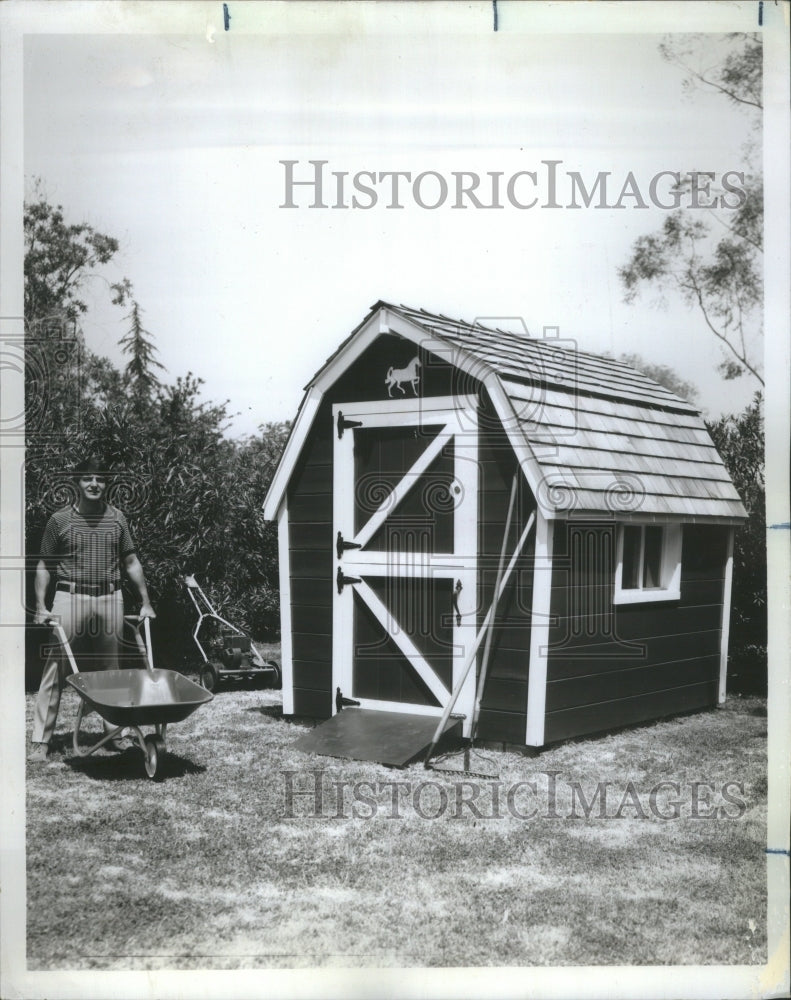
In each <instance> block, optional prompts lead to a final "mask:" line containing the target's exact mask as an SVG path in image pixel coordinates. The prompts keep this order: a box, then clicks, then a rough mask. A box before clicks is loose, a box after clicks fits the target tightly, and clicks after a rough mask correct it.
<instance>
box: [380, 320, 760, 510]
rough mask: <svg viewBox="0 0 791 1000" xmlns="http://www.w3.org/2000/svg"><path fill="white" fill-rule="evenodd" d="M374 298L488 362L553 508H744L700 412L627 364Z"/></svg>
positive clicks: (545, 499) (542, 498) (546, 500)
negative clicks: (509, 404)
mask: <svg viewBox="0 0 791 1000" xmlns="http://www.w3.org/2000/svg"><path fill="white" fill-rule="evenodd" d="M378 305H380V306H385V305H386V308H387V309H389V310H391V311H392V312H394V313H397V314H398V315H400V316H402V317H403V318H404V319H406V320H408V321H409V322H411V323H414V324H415V325H417V326H420V327H422V328H423V329H424V330H425V331H426V333H427V334H428V335H429V336H430V337H432V338H436V339H439V340H442V341H444V342H446V343H448V344H451V345H453V346H455V347H456V348H458V349H459V351H463V352H465V353H466V354H468V355H469V356H471V357H473V358H474V359H475V360H476V361H477V362H479V363H481V364H483V365H485V366H486V367H487V368H490V369H491V370H492V371H493V372H494V374H495V375H496V377H497V379H498V380H499V381H500V383H501V385H502V387H503V389H504V391H505V393H506V395H507V397H508V399H509V401H510V403H511V406H512V408H513V412H514V417H515V420H516V422H517V424H518V427H519V430H520V432H521V435H522V436H523V437H524V440H525V442H526V444H527V445H528V446H529V448H530V450H531V451H532V453H533V456H534V458H535V462H536V463H537V465H538V467H539V468H540V470H541V476H542V478H541V482H540V484H539V491H540V492H542V494H543V495H542V496H540V497H539V501H540V502H541V504H542V506H545V507H549V508H551V509H552V510H553V511H554V512H555V514H556V515H558V514H561V513H562V512H564V511H565V512H569V513H571V512H573V513H574V514H581V513H591V514H594V515H595V514H602V513H607V514H612V513H615V514H629V515H630V516H636V517H639V516H643V515H645V516H649V517H668V516H671V517H681V518H683V519H685V520H694V519H697V518H703V519H706V520H708V519H710V518H727V519H741V518H743V517H745V510H744V507H743V506H742V503H741V500H740V498H739V494H738V493H737V492H736V489H735V488H734V486H733V484H732V482H731V480H730V477H729V475H728V472H727V470H726V469H725V466H724V465H723V463H722V460H721V459H720V457H719V455H718V453H717V450H716V449H715V447H714V444H713V443H712V440H711V437H710V436H709V433H708V431H707V430H706V426H705V424H704V422H703V420H702V418H701V416H700V412H699V411H698V410H697V409H696V407H694V406H693V405H692V404H690V403H688V402H687V401H686V400H683V399H681V398H680V397H679V396H677V395H675V394H674V393H673V392H671V391H670V390H669V389H666V388H665V387H664V386H662V385H660V384H659V383H657V382H655V381H654V380H653V379H651V378H649V377H648V376H647V375H644V374H643V373H642V372H639V371H637V370H636V369H634V368H632V367H631V366H630V365H627V364H624V363H623V362H620V361H615V360H614V359H612V358H605V357H599V356H597V355H594V354H588V353H587V352H584V351H578V350H576V349H574V350H571V349H569V346H568V344H567V343H565V344H562V345H561V346H555V344H554V343H553V340H552V339H551V338H547V339H541V340H539V339H533V338H529V337H526V336H523V335H520V334H515V333H513V332H511V331H507V330H500V329H497V328H490V327H487V326H483V325H481V324H480V323H477V322H476V323H465V322H463V321H460V320H451V319H448V318H447V317H445V316H434V315H432V314H431V313H427V312H425V311H424V310H415V309H411V308H408V307H405V306H393V305H390V304H385V303H378Z"/></svg>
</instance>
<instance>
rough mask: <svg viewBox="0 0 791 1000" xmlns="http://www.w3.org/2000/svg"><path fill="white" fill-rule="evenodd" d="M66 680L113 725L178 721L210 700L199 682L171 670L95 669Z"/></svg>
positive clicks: (208, 693)
mask: <svg viewBox="0 0 791 1000" xmlns="http://www.w3.org/2000/svg"><path fill="white" fill-rule="evenodd" d="M66 680H67V681H68V682H69V684H71V686H72V687H73V688H74V689H75V690H76V691H77V694H79V696H80V698H82V700H83V701H84V702H86V704H88V705H90V707H91V708H92V709H93V710H94V711H96V712H98V713H99V715H101V717H102V718H103V719H106V720H107V721H108V722H111V723H112V724H113V725H115V726H157V725H167V724H169V723H171V722H181V721H182V719H186V718H187V716H189V715H192V713H193V712H194V711H195V710H196V709H197V708H200V706H201V705H205V704H206V702H207V701H211V700H212V695H211V693H210V692H209V691H207V690H206V689H205V688H202V687H201V686H200V685H199V684H196V683H195V682H194V681H191V680H189V678H187V677H184V676H183V675H182V674H179V673H176V671H175V670H157V669H154V670H134V669H129V670H97V671H95V672H91V673H77V674H72V675H71V676H70V677H67V678H66Z"/></svg>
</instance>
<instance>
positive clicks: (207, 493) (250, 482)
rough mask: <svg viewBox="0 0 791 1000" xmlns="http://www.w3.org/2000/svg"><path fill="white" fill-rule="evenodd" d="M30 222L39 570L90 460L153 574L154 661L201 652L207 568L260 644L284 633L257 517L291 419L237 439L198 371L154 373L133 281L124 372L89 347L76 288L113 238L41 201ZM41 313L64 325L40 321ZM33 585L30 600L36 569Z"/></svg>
mask: <svg viewBox="0 0 791 1000" xmlns="http://www.w3.org/2000/svg"><path fill="white" fill-rule="evenodd" d="M25 220H26V233H25V245H26V248H28V251H29V257H28V259H27V260H26V304H27V307H28V308H29V309H30V310H31V312H30V314H29V315H28V316H26V320H28V321H29V324H30V325H31V328H34V329H35V328H38V327H39V326H40V327H41V329H42V331H43V332H42V338H41V339H39V340H37V339H36V338H35V337H30V338H29V339H30V343H31V344H32V345H33V349H34V354H33V355H31V358H32V361H33V362H36V363H32V364H30V365H29V366H28V367H29V374H28V390H29V391H28V394H27V398H26V406H27V415H28V417H29V419H28V428H29V435H28V450H27V456H26V539H27V550H28V552H29V553H30V556H31V563H30V568H31V570H32V569H33V567H34V566H35V562H36V556H35V553H37V552H38V550H39V548H38V547H39V543H40V539H41V535H42V533H43V530H44V526H45V524H46V521H47V519H48V517H49V516H50V514H52V512H53V511H54V510H55V509H57V508H58V507H60V506H62V505H63V504H64V503H66V502H68V500H69V499H70V490H71V487H70V482H69V478H68V470H69V469H70V468H71V467H73V465H74V464H75V463H76V461H77V460H78V459H79V458H81V457H83V456H84V455H86V454H95V455H97V456H98V457H99V458H100V460H101V461H102V462H103V464H105V465H106V467H107V468H108V469H111V470H116V475H115V476H114V477H113V478H112V479H111V482H110V485H109V487H108V499H109V501H110V502H111V503H114V504H117V505H118V506H119V507H121V508H122V509H123V510H124V511H125V513H126V514H127V517H128V520H129V523H130V526H131V528H132V532H133V534H134V536H135V538H136V541H137V544H138V547H139V554H140V557H141V559H142V561H143V564H144V566H145V568H146V577H147V580H148V584H149V591H150V593H151V596H152V599H153V601H154V602H155V606H156V608H157V613H158V621H157V623H156V625H155V636H154V642H155V646H156V651H157V652H156V655H157V661H158V662H159V663H160V664H161V665H162V666H171V667H173V668H176V669H178V668H181V667H184V666H188V665H190V664H191V663H192V664H193V665H194V659H195V657H196V656H197V650H196V648H195V646H194V643H193V641H192V630H193V628H194V624H195V615H194V611H193V608H192V605H191V604H190V602H189V599H188V598H187V595H186V591H185V588H184V585H183V583H182V575H183V574H184V573H185V572H194V573H197V574H198V575H199V576H200V579H201V584H202V585H203V586H204V587H205V588H206V589H207V590H208V591H209V592H210V593H211V594H212V597H213V599H214V600H215V602H216V603H218V605H220V606H221V607H222V609H223V610H224V611H225V613H226V617H228V618H229V620H231V621H234V622H235V623H236V624H238V625H240V626H241V627H242V628H245V629H247V630H249V631H250V632H251V633H252V634H253V636H254V638H257V639H267V638H268V639H276V638H277V635H278V631H279V594H278V564H277V529H276V526H275V525H273V524H270V523H268V522H265V521H264V519H263V500H264V496H265V494H266V490H267V488H268V486H269V482H270V481H271V477H272V474H273V472H274V467H275V464H276V462H277V459H278V457H279V455H280V451H281V449H282V447H283V444H284V442H285V437H286V434H287V431H288V427H287V425H285V424H268V425H266V426H264V427H262V428H260V431H259V434H257V435H255V436H253V437H250V438H247V439H245V440H243V441H234V440H231V439H229V438H228V436H227V432H228V429H229V414H228V410H227V406H228V404H227V402H226V403H220V404H218V403H214V402H210V401H209V402H207V401H204V400H203V399H202V398H201V395H202V386H203V383H202V380H201V379H200V378H198V377H197V376H195V375H193V374H192V373H191V372H188V373H187V374H186V375H183V376H179V377H177V378H176V379H175V381H173V382H170V383H165V382H164V381H160V379H159V378H158V377H157V375H156V372H155V370H154V369H161V368H162V365H161V364H160V362H158V361H157V359H156V345H155V341H154V338H153V336H152V334H151V333H149V332H148V331H147V330H145V328H144V327H143V322H142V310H141V309H140V307H139V305H138V303H137V301H136V300H135V299H134V298H133V296H132V286H131V283H130V282H129V281H128V280H126V279H124V281H122V282H120V283H119V284H118V286H117V290H116V291H114V292H113V294H114V296H116V297H117V298H118V300H119V302H122V301H126V300H127V299H131V300H132V308H131V312H130V313H129V315H128V320H129V322H130V328H129V330H128V331H127V332H126V333H125V334H124V335H123V336H122V337H121V339H120V343H121V346H122V348H123V349H124V352H125V353H126V354H127V355H128V356H129V358H130V360H129V362H128V363H127V365H126V367H125V370H124V371H123V372H122V371H120V370H119V369H118V368H117V367H116V366H115V365H114V364H113V363H112V362H111V361H109V360H108V359H107V358H103V357H100V356H98V355H97V354H95V353H94V352H92V351H91V350H90V349H88V347H87V346H86V345H85V343H84V338H83V337H82V334H81V331H80V328H79V319H80V317H81V316H83V315H84V314H85V313H86V312H87V310H88V306H87V304H86V303H85V302H83V301H82V299H81V297H80V288H81V287H83V285H84V283H85V282H86V281H87V280H89V279H90V278H91V277H94V276H98V277H101V275H102V267H103V265H104V264H107V263H109V262H110V261H111V260H112V256H113V254H114V252H115V248H116V247H117V243H116V241H114V240H113V239H112V238H110V237H104V236H101V237H99V234H97V233H96V231H95V230H93V229H92V227H90V226H87V225H86V224H80V225H71V224H69V223H68V222H67V221H66V219H65V218H64V215H63V212H62V209H61V208H60V206H58V207H57V208H54V207H53V206H51V205H49V204H47V203H46V201H45V200H44V199H40V200H39V201H38V202H37V203H35V204H34V205H33V206H28V207H27V208H26V212H25ZM94 244H95V245H96V246H98V248H99V249H98V250H96V252H94V251H92V250H91V247H93V246H94ZM108 285H109V283H108ZM110 287H111V288H115V287H116V286H110ZM28 289H30V294H29V296H28V295H27V291H28ZM37 308H43V309H45V311H46V310H49V311H50V312H51V314H52V315H54V316H55V317H61V319H56V321H55V322H54V323H53V324H50V323H37V322H36V317H37V315H38V314H37V313H36V309H37ZM63 317H67V321H62V318H63ZM163 370H164V369H163ZM42 401H43V402H42ZM29 587H30V590H31V594H32V572H31V573H30V574H29ZM31 605H32V602H31ZM31 679H32V678H31Z"/></svg>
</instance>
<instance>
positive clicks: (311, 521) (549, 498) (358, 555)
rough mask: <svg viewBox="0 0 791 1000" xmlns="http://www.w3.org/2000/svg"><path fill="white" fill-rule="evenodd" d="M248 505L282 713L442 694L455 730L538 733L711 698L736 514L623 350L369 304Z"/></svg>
mask: <svg viewBox="0 0 791 1000" xmlns="http://www.w3.org/2000/svg"><path fill="white" fill-rule="evenodd" d="M264 510H265V515H266V516H267V518H269V519H277V521H278V525H279V560H280V602H281V622H282V670H283V710H284V713H285V714H286V715H291V714H297V715H310V716H314V717H319V718H329V717H330V716H332V715H334V714H335V712H336V710H337V709H336V696H339V695H341V694H342V696H343V697H346V698H351V699H354V700H355V701H357V702H359V704H360V706H361V708H363V709H369V710H373V711H378V712H385V713H389V714H390V716H389V722H390V723H395V724H396V726H397V724H398V716H399V714H401V715H403V716H404V721H406V719H407V718H415V717H416V716H427V717H430V718H431V719H432V720H434V721H436V719H438V718H439V717H440V716H441V715H442V712H443V709H444V707H445V706H446V705H447V704H448V701H449V699H450V698H451V695H452V694H456V695H457V696H458V697H457V700H456V702H455V706H454V710H455V712H457V713H459V714H460V715H463V717H464V719H463V723H462V727H463V735H464V736H466V737H469V736H471V735H473V732H474V734H475V736H476V737H477V738H478V739H479V740H482V741H501V742H503V743H510V744H520V745H524V746H531V747H541V746H543V745H545V744H547V743H550V742H553V741H556V740H560V739H565V738H568V737H573V736H579V735H582V734H585V733H591V732H595V731H600V730H605V729H609V728H612V727H615V726H621V725H626V724H631V723H637V722H641V721H644V720H648V719H654V718H658V717H661V716H663V715H668V714H671V713H676V712H682V711H688V710H691V709H698V708H703V707H705V706H712V705H716V704H717V702H721V701H723V700H724V699H725V678H726V663H727V648H728V621H729V614H730V592H731V567H732V553H733V533H734V527H735V526H736V525H738V524H739V523H740V522H741V521H743V520H744V518H745V511H744V508H743V507H742V504H741V501H740V499H739V496H738V494H737V492H736V490H735V489H734V487H733V485H732V483H731V481H730V479H729V477H728V473H727V472H726V470H725V468H724V467H723V464H722V462H721V460H720V458H719V456H718V454H717V452H716V450H715V448H714V445H713V444H712V441H711V439H710V437H709V435H708V433H707V431H706V428H705V425H704V423H703V421H702V419H701V416H700V413H699V412H698V411H697V410H696V409H695V407H694V406H691V405H690V404H689V403H687V402H685V401H684V400H682V399H680V398H679V397H677V396H676V395H674V394H673V393H672V392H670V391H669V390H667V389H665V388H664V387H663V386H661V385H659V384H657V383H656V382H654V381H652V380H651V379H650V378H647V377H646V376H645V375H643V374H641V373H640V372H638V371H635V370H634V369H633V368H631V367H629V366H628V365H625V364H622V363H621V362H618V361H615V360H613V359H611V358H602V357H597V356H594V355H592V354H587V353H585V352H582V351H579V350H576V349H575V348H574V345H573V344H572V343H571V342H564V341H560V340H559V339H558V338H552V337H545V338H541V339H538V338H530V337H528V336H526V335H523V334H516V333H513V332H508V331H506V330H501V329H498V328H496V327H494V326H490V325H487V324H483V323H480V322H472V323H469V322H461V321H455V320H450V319H447V318H446V317H444V316H440V315H432V314H431V313H427V312H425V311H423V310H416V309H411V308H407V307H405V306H395V305H391V304H389V303H386V302H377V303H376V304H375V305H374V306H373V307H372V309H371V311H370V312H369V314H368V315H367V316H366V317H365V319H364V320H363V321H362V323H360V325H359V326H358V327H357V328H356V329H355V330H354V331H352V333H351V334H350V335H349V336H348V337H347V338H346V340H344V341H343V343H342V344H341V345H340V347H339V348H338V349H337V351H336V352H335V353H334V354H333V355H332V356H331V357H330V358H329V359H328V361H327V362H326V364H325V365H324V366H323V367H322V368H321V370H320V371H319V372H318V373H317V374H316V375H315V376H314V377H313V379H312V380H311V381H310V383H309V384H308V386H307V389H306V394H305V397H304V399H303V402H302V404H301V406H300V409H299V412H298V414H297V417H296V420H295V422H294V425H293V428H292V431H291V435H290V437H289V440H288V442H287V445H286V447H285V450H284V453H283V455H282V458H281V461H280V464H279V466H278V468H277V470H276V473H275V476H274V478H273V481H272V484H271V487H270V490H269V493H268V495H267V497H266V501H265V507H264ZM495 592H498V593H499V595H500V598H499V600H498V601H494V595H495ZM493 604H494V607H493ZM490 612H491V613H490ZM467 662H469V663H472V664H474V667H473V669H470V670H469V671H468V672H467V674H466V676H464V666H465V663H467ZM481 676H482V677H483V682H482V683H479V682H478V680H477V679H476V678H481Z"/></svg>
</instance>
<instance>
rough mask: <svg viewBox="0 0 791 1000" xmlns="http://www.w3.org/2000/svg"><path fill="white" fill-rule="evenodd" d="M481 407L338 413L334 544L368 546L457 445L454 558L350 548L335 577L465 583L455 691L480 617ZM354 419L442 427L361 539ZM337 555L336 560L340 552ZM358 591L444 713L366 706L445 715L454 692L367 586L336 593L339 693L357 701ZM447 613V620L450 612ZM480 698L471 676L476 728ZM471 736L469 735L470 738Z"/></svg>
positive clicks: (463, 703) (460, 402) (456, 403)
mask: <svg viewBox="0 0 791 1000" xmlns="http://www.w3.org/2000/svg"><path fill="white" fill-rule="evenodd" d="M476 406H477V400H475V398H474V397H470V399H468V398H467V397H456V396H436V397H426V398H418V399H415V398H407V399H393V400H389V399H385V400H374V401H372V402H358V403H346V404H344V403H338V404H335V405H334V406H333V407H332V422H333V455H334V459H333V496H334V503H333V539H336V538H337V536H338V533H339V532H340V533H341V535H342V536H343V538H344V540H346V541H351V542H354V543H355V544H357V545H365V544H366V543H369V542H370V539H371V538H373V537H374V535H375V534H376V531H377V530H378V529H379V528H380V527H381V526H382V524H384V523H385V521H386V520H387V517H388V516H389V515H390V514H391V513H392V512H393V511H394V509H395V508H396V506H397V504H398V503H400V502H401V500H402V499H403V498H404V497H405V496H406V495H407V493H408V491H409V489H410V488H411V487H412V486H413V485H414V484H415V482H416V481H417V479H418V477H419V476H420V474H421V473H422V472H424V471H425V469H426V468H428V467H429V465H430V464H431V462H432V461H433V460H434V459H435V458H436V456H437V455H438V454H439V453H440V452H441V450H442V448H443V447H445V445H447V444H448V443H450V442H451V441H452V442H453V446H454V452H453V455H454V483H455V484H456V485H458V487H459V497H460V499H459V506H458V507H457V508H456V512H455V515H454V532H453V534H454V538H453V548H454V551H453V552H443V553H417V552H415V553H412V552H405V553H403V558H401V559H400V558H399V555H401V554H400V553H398V552H395V553H388V552H386V551H383V550H382V551H378V550H374V551H371V550H362V549H348V550H346V551H344V552H343V555H342V557H341V558H340V559H338V558H337V557H336V558H335V559H334V574H333V579H334V576H335V574H337V571H338V569H339V568H340V569H341V570H342V572H343V575H344V576H346V577H349V578H356V579H360V578H361V577H362V576H363V575H366V576H368V577H371V576H379V577H382V578H384V577H387V576H393V577H398V578H412V579H415V580H419V579H424V580H431V579H443V578H445V579H451V580H453V581H456V580H459V581H461V584H462V591H461V594H460V597H459V606H460V612H461V614H462V620H461V625H457V623H456V621H455V619H454V620H453V625H452V636H453V637H452V647H453V677H452V680H453V683H452V684H451V688H453V687H454V686H455V685H456V683H457V682H458V680H459V678H460V676H461V675H460V670H461V667H462V666H463V663H464V660H465V658H466V651H467V650H468V649H469V648H471V643H472V642H473V641H474V639H475V629H476V616H477V545H478V462H477V458H478V419H477V409H476V408H475V407H476ZM340 412H342V413H343V416H344V418H345V419H347V420H355V421H356V420H361V421H362V424H363V426H369V427H374V428H377V427H382V428H389V427H419V426H421V425H432V426H436V425H439V427H440V429H439V430H438V432H437V437H436V438H435V439H434V440H433V441H430V442H429V443H428V444H427V446H426V448H425V449H424V451H423V452H422V453H421V455H420V458H419V459H418V460H417V461H416V462H414V463H413V465H412V467H411V468H410V469H408V470H405V472H404V475H403V477H402V478H401V480H400V481H399V482H398V483H397V484H396V487H395V489H393V490H392V491H390V493H388V495H387V496H386V497H385V498H384V499H383V500H382V501H381V503H380V505H379V507H378V508H377V510H375V511H374V513H373V514H372V516H371V517H370V518H369V519H368V521H366V523H365V524H364V525H363V526H362V527H361V529H360V531H358V532H357V533H356V535H355V534H354V515H355V487H356V484H355V481H354V475H355V470H354V428H353V427H348V428H347V429H345V430H344V431H343V434H342V436H340V437H339V436H338V431H337V424H338V414H339V413H340ZM333 555H334V556H335V555H336V554H335V553H333ZM353 590H356V591H357V592H358V594H359V595H360V597H361V598H362V599H363V600H364V601H365V603H366V604H367V605H368V607H369V608H370V610H371V612H372V613H373V614H374V616H375V617H376V618H377V620H378V621H379V622H380V624H381V625H382V627H383V628H384V629H385V631H386V632H387V634H388V635H391V637H392V638H393V640H394V641H395V642H396V643H397V644H398V646H399V648H400V649H401V651H402V652H403V653H404V656H405V657H406V658H407V660H408V661H409V662H410V663H411V664H412V666H413V668H414V669H415V671H416V672H417V674H418V676H420V677H421V679H422V680H423V682H424V683H425V684H426V685H427V686H428V688H429V690H430V691H431V692H432V694H433V695H434V697H436V698H437V700H438V701H439V702H440V707H439V708H434V707H433V706H425V705H424V706H420V705H417V704H410V703H408V702H403V703H402V702H385V701H381V702H380V701H376V700H373V699H360V698H358V699H357V700H359V701H360V702H361V704H363V703H364V707H369V708H378V709H381V710H383V711H394V712H403V713H406V714H410V713H411V714H426V715H439V714H441V712H442V707H443V706H444V705H445V704H447V702H448V700H449V698H450V690H449V689H448V688H447V687H446V686H445V684H444V683H443V681H442V680H441V678H440V677H439V676H438V675H437V674H436V673H435V672H434V670H433V669H432V668H431V666H430V664H429V663H428V662H427V660H426V659H425V657H424V656H423V654H422V653H421V652H420V651H419V650H418V649H417V647H416V646H415V645H414V643H413V642H412V640H411V639H410V638H409V636H407V635H405V634H404V633H403V632H398V631H396V632H395V634H393V631H392V630H391V629H392V624H393V621H392V615H391V613H390V612H389V611H388V610H387V608H386V607H385V606H384V604H382V602H381V601H380V600H379V598H378V597H377V596H376V594H375V592H374V591H373V589H372V588H371V587H370V586H369V585H368V584H366V583H365V582H362V583H349V584H347V585H346V586H344V587H343V588H342V591H341V593H340V594H339V593H338V592H337V588H334V589H333V642H332V650H333V652H332V657H333V665H332V675H333V687H334V688H337V687H340V688H341V690H342V691H343V693H344V694H345V695H351V696H353V697H356V696H355V695H354V690H353V655H352V643H353V641H354V639H353V629H354V612H353V597H352V591H353ZM451 610H452V609H451V607H450V606H449V607H448V613H450V612H451ZM474 697H475V677H474V674H471V675H470V677H469V678H468V680H467V681H466V682H465V684H464V686H463V688H462V691H461V694H460V702H459V712H461V713H464V715H465V716H466V719H465V726H466V727H467V729H468V728H469V724H470V722H471V717H472V709H473V704H474ZM465 735H468V732H465Z"/></svg>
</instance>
